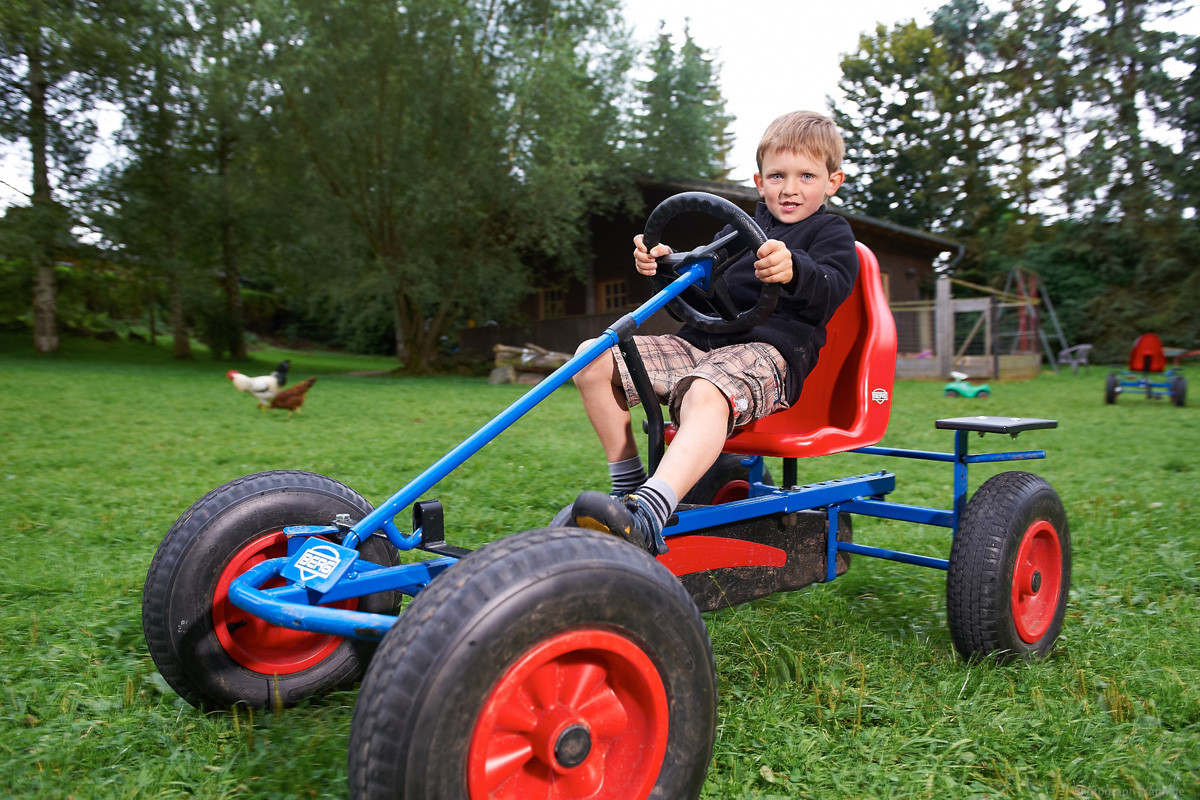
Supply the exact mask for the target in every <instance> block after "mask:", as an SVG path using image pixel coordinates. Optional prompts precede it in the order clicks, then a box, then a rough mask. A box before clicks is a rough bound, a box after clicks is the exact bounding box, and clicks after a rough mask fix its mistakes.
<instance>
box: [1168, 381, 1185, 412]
mask: <svg viewBox="0 0 1200 800" xmlns="http://www.w3.org/2000/svg"><path fill="white" fill-rule="evenodd" d="M1171 402H1172V403H1174V404H1175V405H1177V406H1179V407H1180V408H1182V407H1183V404H1184V403H1186V402H1187V378H1185V377H1183V376H1182V375H1176V376H1175V377H1173V378H1171Z"/></svg>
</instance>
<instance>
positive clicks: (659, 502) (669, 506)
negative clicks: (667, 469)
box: [635, 478, 679, 527]
mask: <svg viewBox="0 0 1200 800" xmlns="http://www.w3.org/2000/svg"><path fill="white" fill-rule="evenodd" d="M635 494H636V495H637V496H638V499H639V500H641V501H642V506H643V508H645V509H646V510H647V511H649V512H650V513H651V514H653V515H654V516H655V518H656V519H657V520H658V524H659V526H660V527H661V526H665V525H666V524H667V519H668V518H669V517H670V516H671V512H672V511H674V510H675V506H677V505H679V498H678V497H676V496H675V491H674V490H673V489H671V487H670V486H668V485H667V483H666V481H664V480H662V479H661V478H651V479H650V480H648V481H646V482H645V483H643V484H642V485H641V487H640V488H639V489H638V490H637V492H635Z"/></svg>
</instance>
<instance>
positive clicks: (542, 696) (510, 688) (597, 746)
mask: <svg viewBox="0 0 1200 800" xmlns="http://www.w3.org/2000/svg"><path fill="white" fill-rule="evenodd" d="M668 717H669V713H668V708H667V693H666V686H665V685H664V683H663V681H662V677H661V676H660V675H659V673H658V669H657V668H656V667H655V666H654V663H653V662H652V661H651V660H650V658H649V656H647V655H646V653H645V652H644V651H643V650H641V648H640V647H639V646H638V645H637V644H636V643H634V642H632V641H630V640H629V639H627V638H625V637H623V636H620V635H618V634H616V633H613V632H610V631H606V630H598V629H578V630H571V631H566V632H563V633H559V634H556V635H554V636H551V637H550V638H548V639H546V640H543V641H542V642H540V643H538V644H536V645H534V646H533V647H532V648H531V649H530V650H528V651H527V652H526V653H525V654H524V655H523V656H522V657H521V658H518V659H517V661H516V663H514V664H513V665H512V666H511V667H510V668H509V669H508V670H507V671H506V672H505V674H504V675H502V676H501V677H500V679H499V680H498V681H497V682H496V684H495V686H493V687H492V690H491V691H490V693H489V695H488V697H487V699H486V701H485V703H484V707H483V710H482V711H481V714H480V717H479V719H478V720H477V721H476V724H475V729H474V732H473V733H472V736H471V744H470V746H469V748H468V754H467V782H468V789H469V790H468V795H469V796H470V797H487V798H494V799H495V800H524V798H526V797H559V798H568V797H571V798H575V797H578V798H584V797H588V798H593V797H595V798H599V797H622V798H624V797H629V798H637V800H644V798H646V797H648V796H649V795H650V791H651V789H653V787H654V784H655V780H656V778H657V776H658V772H659V769H660V768H661V766H662V763H663V757H664V756H665V754H666V749H667V720H668ZM551 787H555V788H554V789H553V793H552V792H551Z"/></svg>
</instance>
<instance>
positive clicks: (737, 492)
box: [712, 481, 750, 506]
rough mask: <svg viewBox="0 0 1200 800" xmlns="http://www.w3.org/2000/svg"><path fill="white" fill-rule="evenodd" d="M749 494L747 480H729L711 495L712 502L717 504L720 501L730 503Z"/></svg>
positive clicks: (719, 503)
mask: <svg viewBox="0 0 1200 800" xmlns="http://www.w3.org/2000/svg"><path fill="white" fill-rule="evenodd" d="M749 496H750V482H749V481H729V483H726V484H725V485H724V486H722V487H721V488H720V489H717V491H716V493H715V494H714V495H713V499H712V504H713V505H714V506H719V505H721V504H722V503H730V502H733V501H734V500H745V499H746V498H747V497H749Z"/></svg>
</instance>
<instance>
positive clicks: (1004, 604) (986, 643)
mask: <svg viewBox="0 0 1200 800" xmlns="http://www.w3.org/2000/svg"><path fill="white" fill-rule="evenodd" d="M1070 585H1071V537H1070V534H1069V532H1068V530H1067V516H1066V512H1065V511H1064V510H1063V506H1062V501H1061V500H1060V499H1059V497H1058V494H1057V493H1055V491H1054V489H1053V488H1052V487H1051V486H1050V484H1049V483H1047V482H1046V481H1044V480H1043V479H1041V478H1039V477H1038V476H1036V475H1032V474H1030V473H1028V472H1003V473H1001V474H999V475H995V476H993V477H991V478H989V479H988V480H986V481H984V483H983V485H982V486H980V487H979V489H978V490H977V491H976V492H975V494H974V495H973V496H972V497H971V499H970V501H969V502H968V503H967V507H966V509H965V510H964V511H963V516H962V520H961V521H960V523H959V528H958V534H957V536H956V537H955V539H954V544H953V545H952V547H951V549H950V565H949V571H948V572H947V575H946V611H947V616H948V619H949V623H950V633H951V636H952V637H953V639H954V646H955V648H956V649H957V650H958V652H959V653H960V654H961V655H962V656H963V658H965V659H967V660H971V659H973V658H977V657H986V656H994V657H996V658H997V659H999V660H1001V661H1007V660H1011V659H1014V658H1021V657H1024V658H1040V657H1042V656H1044V655H1046V654H1047V653H1048V652H1050V648H1051V647H1053V645H1054V641H1055V639H1057V638H1058V634H1059V632H1060V631H1061V630H1062V624H1063V617H1064V616H1065V615H1066V609H1067V595H1068V593H1069V589H1070Z"/></svg>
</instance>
